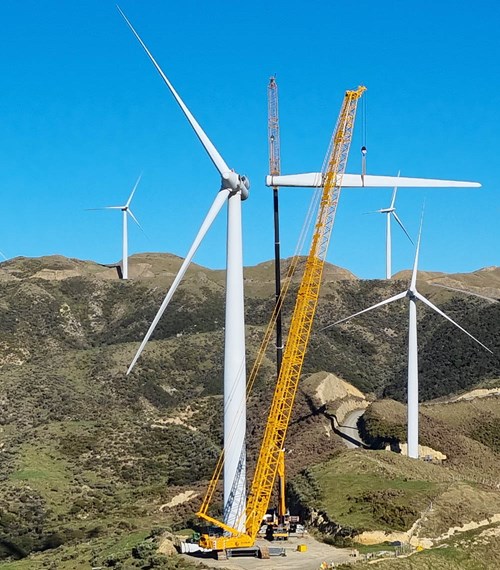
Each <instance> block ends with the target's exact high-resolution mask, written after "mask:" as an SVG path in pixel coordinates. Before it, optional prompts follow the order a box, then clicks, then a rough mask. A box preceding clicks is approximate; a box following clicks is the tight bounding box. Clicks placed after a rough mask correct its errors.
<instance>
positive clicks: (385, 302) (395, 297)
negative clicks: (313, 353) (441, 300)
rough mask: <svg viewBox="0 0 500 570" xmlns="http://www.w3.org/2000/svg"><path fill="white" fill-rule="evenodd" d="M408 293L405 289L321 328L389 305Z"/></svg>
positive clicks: (327, 327)
mask: <svg viewBox="0 0 500 570" xmlns="http://www.w3.org/2000/svg"><path fill="white" fill-rule="evenodd" d="M406 293H407V292H406V291H404V292H403V293H398V294H397V295H394V297H390V298H389V299H386V300H385V301H380V303H377V304H376V305H373V306H371V307H368V309H363V310H362V311H359V312H357V313H354V315H351V316H350V317H346V318H345V319H340V321H336V322H335V323H332V324H331V325H327V326H326V327H323V328H322V329H320V330H321V331H324V330H325V329H329V328H330V327H333V326H335V325H338V324H340V323H343V322H345V321H348V320H349V319H352V318H354V317H357V316H358V315H362V314H363V313H367V312H368V311H371V310H372V309H376V308H377V307H382V306H383V305H387V304H388V303H392V302H393V301H397V300H398V299H403V298H404V297H406Z"/></svg>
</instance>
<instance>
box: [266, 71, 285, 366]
mask: <svg viewBox="0 0 500 570" xmlns="http://www.w3.org/2000/svg"><path fill="white" fill-rule="evenodd" d="M267 135H268V140H269V174H270V175H271V176H278V175H279V174H281V151H280V125H279V113H278V84H277V83H276V77H274V76H273V77H271V78H270V79H269V85H268V86H267ZM273 213H274V282H275V287H276V289H275V292H276V307H277V312H276V368H277V374H278V375H279V373H280V368H281V361H282V360H283V332H282V330H283V327H282V319H281V303H280V294H281V263H280V259H281V254H280V225H279V200H278V187H277V186H274V187H273Z"/></svg>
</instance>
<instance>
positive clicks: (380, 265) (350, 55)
mask: <svg viewBox="0 0 500 570" xmlns="http://www.w3.org/2000/svg"><path fill="white" fill-rule="evenodd" d="M120 5H121V7H122V9H123V10H124V11H125V13H126V14H127V16H128V17H129V18H130V20H131V21H132V23H133V24H134V26H135V27H136V29H137V30H138V32H139V34H141V36H142V38H143V39H144V41H145V42H146V43H147V44H148V46H149V48H150V50H151V51H152V53H153V54H154V55H155V57H156V59H157V60H158V62H159V63H160V65H161V66H162V68H163V70H164V71H165V73H166V74H167V75H168V76H169V77H170V79H171V80H172V82H173V83H174V85H175V86H176V88H177V89H178V91H179V92H180V94H181V96H182V97H183V98H184V99H185V101H186V103H187V104H188V106H190V108H191V110H192V111H193V113H194V114H195V116H196V117H197V118H198V120H199V122H200V123H201V125H202V126H203V128H204V129H205V130H206V132H207V133H208V135H209V136H210V137H211V139H212V140H213V142H214V143H215V145H216V146H217V147H218V149H219V150H220V152H221V154H222V155H223V156H224V158H225V160H226V162H228V164H229V165H230V166H231V167H233V168H235V169H236V170H237V171H239V172H240V173H244V174H247V175H248V176H249V177H250V179H251V182H252V188H251V195H250V198H249V200H248V201H247V202H246V203H245V204H244V240H245V241H244V257H245V264H247V265H251V264H252V265H253V264H256V263H258V262H261V261H264V260H268V259H270V258H272V256H273V230H272V198H271V191H270V190H269V189H267V188H266V187H265V186H264V177H265V175H266V173H267V168H268V156H267V101H266V88H267V82H268V78H269V76H270V75H271V74H275V73H276V74H277V78H278V84H279V89H280V121H281V137H282V147H281V152H282V170H283V172H284V173H292V172H300V171H311V170H318V169H320V167H321V164H322V162H323V157H324V154H325V151H326V148H327V145H328V141H329V138H330V135H331V131H332V128H333V126H334V123H335V120H336V117H337V115H338V112H339V108H340V104H341V101H342V96H343V92H344V91H345V89H349V88H354V87H356V86H357V85H359V84H365V85H366V86H367V87H368V92H367V95H366V96H367V142H368V145H367V146H368V163H367V164H368V172H369V173H372V174H393V175H395V174H396V173H397V171H398V170H399V169H401V173H402V175H407V176H422V177H431V178H451V179H461V180H477V181H480V182H482V184H483V188H482V189H479V190H438V189H436V190H427V191H424V190H412V189H403V190H401V191H400V193H399V196H398V204H397V205H398V211H399V214H400V217H401V218H402V219H403V221H404V222H405V223H406V225H407V227H408V230H409V231H410V233H412V234H416V232H417V230H418V223H419V216H420V210H421V207H422V203H423V201H424V197H426V215H425V222H424V231H423V241H422V253H421V268H422V269H426V270H441V271H447V272H457V271H472V270H474V269H477V268H480V267H484V266H489V265H499V264H500V263H499V261H500V260H499V251H500V247H499V246H500V237H499V235H500V234H499V230H498V222H499V214H500V199H499V196H500V194H499V192H500V185H499V181H500V161H499V156H498V154H499V153H498V144H497V139H498V131H499V129H500V120H499V119H500V104H499V103H500V74H499V72H498V70H499V67H500V64H499V56H500V46H499V40H498V22H499V21H500V7H499V4H498V2H495V1H493V0H489V1H479V2H472V1H466V2H460V3H457V2H454V1H451V0H444V1H441V2H435V1H427V0H425V1H420V2H396V1H386V2H369V1H358V2H348V1H346V0H344V1H342V2H340V1H336V0H330V1H327V0H323V1H317V2H305V1H300V2H298V1H293V0H287V1H284V0H274V1H273V2H269V1H262V0H256V1H253V2H236V1H229V0H221V1H217V0H214V1H212V2H208V1H198V2H197V1H194V0H183V1H182V2H181V1H178V0H170V1H168V2H165V1H160V0H121V4H120ZM0 20H1V22H2V36H1V52H0V53H1V58H2V66H1V67H2V73H1V74H0V109H1V123H0V124H1V128H0V155H1V157H2V168H1V169H0V189H1V196H2V200H1V216H0V250H1V251H3V252H4V253H5V254H6V255H7V256H8V257H14V256H18V255H24V256H40V255H48V254H55V253H58V254H63V255H66V256H71V257H77V258H82V259H93V260H95V261H98V262H105V263H108V262H114V261H117V260H119V259H120V258H121V233H120V232H121V219H120V215H119V213H118V212H88V211H85V208H92V207H98V206H104V205H117V204H120V203H122V202H124V201H125V200H126V198H127V195H128V193H129V192H130V189H131V188H132V186H133V184H134V182H135V180H136V178H137V176H138V175H139V173H140V172H143V173H144V174H143V179H142V182H141V185H140V186H139V189H138V191H137V194H136V198H135V200H134V203H133V210H134V213H135V214H136V216H137V217H138V218H139V220H140V222H141V223H142V225H143V227H144V229H145V231H146V233H147V235H148V237H147V238H146V237H145V236H144V235H143V234H142V233H141V232H140V231H139V230H138V229H137V228H136V227H134V226H133V225H132V226H131V230H130V250H131V252H132V253H135V252H141V251H162V252H172V253H175V254H177V255H180V256H184V255H185V253H186V252H187V249H188V247H189V245H190V242H191V240H192V238H193V237H194V234H195V232H196V231H197V229H198V226H199V224H200V223H201V221H202V219H203V217H204V216H205V214H206V212H207V210H208V207H209V205H210V203H211V202H212V199H213V197H214V195H215V192H216V191H217V190H218V188H219V177H218V174H217V173H216V171H215V169H214V168H213V166H212V163H211V162H210V160H209V159H208V157H207V156H206V154H205V153H204V151H203V150H202V148H201V147H200V145H199V143H198V141H197V139H196V138H195V136H194V134H193V132H192V131H191V129H190V127H189V126H188V125H187V123H186V121H185V119H184V117H183V116H182V115H181V112H180V110H179V109H178V107H177V106H176V104H175V103H174V101H173V99H172V97H171V96H170V94H169V93H168V91H167V89H166V87H165V86H164V84H163V83H162V81H161V79H160V78H159V76H158V75H157V73H156V72H155V71H154V69H153V67H152V65H151V63H150V62H149V61H148V59H147V58H146V56H145V54H144V53H143V51H142V49H141V48H140V46H139V45H138V43H137V41H136V40H135V38H134V37H133V36H132V34H131V32H130V30H129V29H128V28H127V27H126V25H125V23H124V21H123V20H122V19H121V17H120V15H119V14H118V12H117V10H116V7H115V3H114V2H113V1H109V2H108V1H107V0H87V1H85V2H76V1H74V2H68V1H63V0H60V1H55V0H44V1H42V2H40V1H39V0H36V1H35V0H30V1H25V0H3V1H2V2H1V3H0ZM360 119H361V115H359V116H358V124H357V127H358V128H357V130H356V135H355V139H354V142H353V145H352V149H351V156H350V160H349V164H348V169H347V170H348V172H357V171H359V169H360V152H359V148H360V146H361V121H360ZM390 194H391V190H389V189H388V190H366V189H365V190H344V191H343V193H342V197H341V201H340V205H339V210H338V214H337V220H336V225H335V228H334V235H333V239H332V242H331V246H330V252H329V255H328V260H329V261H331V262H332V263H335V264H337V265H341V266H343V267H347V268H349V269H350V270H352V271H353V272H354V273H356V274H357V275H358V276H360V277H364V278H375V277H383V275H384V256H385V250H384V247H385V246H384V232H385V226H384V219H383V217H382V216H365V215H363V212H367V211H370V210H375V209H378V208H381V207H384V206H387V205H388V203H389V201H390ZM280 196H281V205H282V218H281V224H282V232H283V235H282V245H283V253H284V255H285V256H286V255H291V254H292V253H293V251H294V249H295V243H296V240H297V237H298V234H299V231H300V229H301V226H302V220H303V217H304V214H305V211H306V209H307V205H308V203H309V198H310V191H309V190H301V189H299V190H292V189H283V190H282V191H281V194H280ZM224 232H225V213H224V212H222V215H221V219H220V220H219V221H218V222H217V224H216V225H215V226H214V228H213V230H212V231H211V232H210V234H209V235H208V236H207V239H206V241H205V243H204V244H203V245H202V247H201V248H200V250H199V253H198V255H197V256H196V258H195V261H196V262H197V263H200V264H202V265H206V266H209V267H213V268H220V267H223V266H224V263H225V260H224V258H225V235H224ZM405 240H406V238H405V237H404V235H403V234H402V233H401V232H399V230H398V229H397V228H396V227H394V265H393V266H394V270H395V271H398V270H400V269H403V268H408V267H410V266H411V263H412V257H413V251H412V247H411V245H410V244H409V242H407V241H405Z"/></svg>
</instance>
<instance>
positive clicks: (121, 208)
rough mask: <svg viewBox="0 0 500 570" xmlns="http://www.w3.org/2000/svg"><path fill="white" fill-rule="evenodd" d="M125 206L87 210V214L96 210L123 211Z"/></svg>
mask: <svg viewBox="0 0 500 570" xmlns="http://www.w3.org/2000/svg"><path fill="white" fill-rule="evenodd" d="M123 208H125V206H103V207H102V208H85V211H86V212H91V211H96V210H123Z"/></svg>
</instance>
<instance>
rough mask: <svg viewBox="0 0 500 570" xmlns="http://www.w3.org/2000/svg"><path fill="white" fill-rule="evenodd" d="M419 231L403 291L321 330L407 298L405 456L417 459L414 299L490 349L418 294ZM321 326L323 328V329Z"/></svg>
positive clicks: (416, 362) (416, 363)
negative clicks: (406, 425)
mask: <svg viewBox="0 0 500 570" xmlns="http://www.w3.org/2000/svg"><path fill="white" fill-rule="evenodd" d="M421 234H422V224H420V231H419V234H418V241H417V248H416V252H415V262H414V264H413V271H412V275H411V282H410V286H409V288H408V290H407V291H404V292H402V293H398V294H397V295H394V297H390V298H389V299H386V300H385V301H381V302H380V303H377V304H376V305H373V306H372V307H369V308H368V309H364V310H362V311H359V312H358V313H355V314H354V315H351V316H350V317H346V318H345V319H341V320H340V321H337V322H335V323H333V324H331V325H328V326H327V327H324V329H327V328H329V327H332V326H334V325H338V324H339V323H343V322H345V321H348V320H349V319H352V318H353V317H356V316H358V315H361V314H363V313H366V312H368V311H371V310H372V309H376V308H377V307H382V306H383V305H387V304H389V303H392V302H393V301H397V300H398V299H404V298H405V297H407V298H408V301H409V325H408V457H413V458H415V459H418V348H417V299H418V300H419V301H421V302H422V303H424V305H427V306H428V307H430V308H431V309H432V310H434V311H436V313H438V314H439V315H441V316H442V317H444V318H445V319H447V320H448V321H450V322H451V323H453V324H454V325H455V326H456V327H458V328H459V329H460V330H461V331H463V332H464V333H465V334H466V335H468V336H470V338H472V339H473V340H474V341H476V342H477V343H478V344H480V345H481V346H482V347H483V348H485V349H486V350H487V351H488V352H492V351H491V350H490V349H489V348H488V347H487V346H485V345H484V344H483V343H482V342H480V341H479V340H478V339H477V338H476V337H474V336H472V335H471V334H470V333H469V332H467V331H466V330H465V329H464V328H462V327H461V326H460V325H459V324H457V323H456V322H455V321H454V320H453V319H451V318H450V317H448V315H446V314H445V313H443V311H441V309H438V307H436V305H434V304H433V303H431V302H430V301H429V300H428V299H426V298H425V297H424V296H423V295H421V294H420V293H419V292H418V291H417V266H418V253H419V249H420V236H421ZM324 329H323V330H324Z"/></svg>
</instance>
